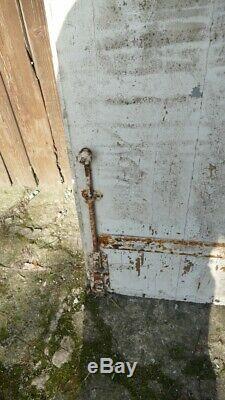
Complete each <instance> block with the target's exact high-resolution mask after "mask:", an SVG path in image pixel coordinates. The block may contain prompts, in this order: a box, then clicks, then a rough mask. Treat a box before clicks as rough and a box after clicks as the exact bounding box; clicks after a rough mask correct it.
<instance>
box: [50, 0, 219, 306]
mask: <svg viewBox="0 0 225 400" xmlns="http://www.w3.org/2000/svg"><path fill="white" fill-rule="evenodd" d="M48 3H51V4H52V8H51V16H50V17H49V25H51V24H52V25H54V22H55V21H59V10H60V12H61V13H62V18H61V20H60V21H61V30H60V32H59V34H58V37H57V40H56V39H55V41H56V47H57V50H58V57H59V66H60V70H61V71H62V75H61V83H62V89H63V90H62V92H63V98H64V102H65V104H66V110H67V115H68V123H69V126H70V135H71V142H72V148H73V157H74V163H75V165H76V184H77V198H78V203H79V205H80V209H81V215H82V218H81V222H82V226H83V240H84V244H85V248H86V252H87V254H90V255H91V253H92V252H93V250H94V253H98V252H99V254H101V257H103V259H104V263H105V264H106V261H108V273H109V282H110V287H109V290H111V291H115V292H117V293H122V294H129V295H135V296H136V295H137V296H146V297H156V298H165V299H176V300H184V301H194V302H215V303H223V304H224V303H225V273H224V271H225V260H224V259H225V213H224V209H225V131H224V126H225V124H224V115H225V114H224V105H225V79H224V76H225V52H224V48H225V43H224V32H225V30H224V29H225V24H224V19H225V4H224V1H221V0H216V1H214V2H210V1H208V0H201V1H198V2H196V1H188V2H187V1H183V0H179V1H177V0H170V1H165V2H162V1H159V0H156V1H140V0H128V1H126V2H125V1H120V0H116V1H115V0H96V1H94V2H92V1H89V0H85V1H82V0H78V1H76V2H75V1H70V10H68V9H67V10H66V12H65V13H64V15H63V12H62V11H63V7H62V6H59V7H58V9H57V7H56V4H55V3H54V2H51V0H48ZM51 4H50V5H51ZM49 15H50V14H49ZM83 148H89V150H90V151H91V153H92V161H90V160H89V161H88V158H86V161H85V160H84V159H83V160H82V154H81V153H80V151H81V149H83ZM85 151H86V156H87V153H88V150H84V153H85ZM84 153H83V156H85V154H84ZM80 161H81V163H80ZM85 163H86V164H85ZM90 169H91V171H90ZM91 173H92V180H93V185H92V186H93V187H92V188H90V185H89V191H87V184H88V181H87V177H89V183H90V176H91V175H90V174H91ZM85 174H86V177H85ZM85 190H86V191H85ZM99 192H100V193H101V195H102V198H100V195H98V194H99ZM93 201H94V202H95V210H94V208H93V204H92V205H91V202H92V203H93ZM93 211H95V224H94V225H93ZM96 236H97V242H98V249H97V247H96V245H94V243H96ZM93 238H94V239H95V241H93ZM96 249H97V250H98V251H96ZM95 256H96V257H97V254H95ZM95 261H96V260H95ZM95 261H93V257H92V261H90V270H91V274H92V275H93V279H96V281H98V280H99V279H101V278H103V277H104V276H105V275H106V273H107V272H106V270H104V268H106V267H105V264H104V268H103V267H102V270H101V267H99V271H98V270H96V268H97V267H96V263H95Z"/></svg>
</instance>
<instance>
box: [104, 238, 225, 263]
mask: <svg viewBox="0 0 225 400" xmlns="http://www.w3.org/2000/svg"><path fill="white" fill-rule="evenodd" d="M98 240H99V246H100V248H101V249H115V250H128V251H143V252H149V253H162V254H164V253H165V254H174V255H180V256H182V255H184V256H193V257H208V258H225V243H217V242H203V241H194V240H182V239H180V240H179V239H161V238H155V237H135V236H125V235H124V236H116V235H115V236H114V235H105V234H103V235H100V236H99V238H98Z"/></svg>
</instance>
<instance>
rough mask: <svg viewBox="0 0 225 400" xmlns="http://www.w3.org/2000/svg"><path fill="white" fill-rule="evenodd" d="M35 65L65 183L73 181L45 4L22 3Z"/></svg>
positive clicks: (38, 1)
mask: <svg viewBox="0 0 225 400" xmlns="http://www.w3.org/2000/svg"><path fill="white" fill-rule="evenodd" d="M19 2H20V5H21V11H22V15H23V20H24V24H25V29H26V33H27V38H28V42H29V46H30V50H31V55H32V59H33V61H34V66H35V70H36V73H37V76H38V79H39V82H40V85H41V89H42V94H43V97H44V102H45V107H46V111H47V114H48V118H49V122H50V126H51V131H52V136H53V140H54V144H55V149H56V152H57V159H58V165H59V167H60V170H61V174H62V176H63V177H64V179H65V181H71V174H70V168H69V161H68V156H67V151H66V141H65V134H64V127H63V121H62V115H61V108H60V102H59V96H58V92H57V86H56V81H55V75H54V69H53V63H52V54H51V49H50V42H49V36H48V28H47V22H46V17H45V9H44V4H43V0H36V1H30V0H19Z"/></svg>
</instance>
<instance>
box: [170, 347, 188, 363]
mask: <svg viewBox="0 0 225 400" xmlns="http://www.w3.org/2000/svg"><path fill="white" fill-rule="evenodd" d="M169 354H170V357H171V358H172V360H177V361H179V360H184V359H185V358H186V349H185V347H184V346H183V345H176V346H174V347H172V348H171V349H170V350H169Z"/></svg>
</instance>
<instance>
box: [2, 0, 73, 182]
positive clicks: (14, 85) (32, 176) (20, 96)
mask: <svg viewBox="0 0 225 400" xmlns="http://www.w3.org/2000/svg"><path fill="white" fill-rule="evenodd" d="M70 181H71V178H70V169H69V162H68V157H67V152H66V141H65V135H64V129H63V122H62V116H61V111H60V103H59V98H58V93H57V88H56V82H55V77H54V70H53V65H52V58H51V50H50V44H49V38H48V31H47V25H46V19H45V11H44V5H43V0H10V1H9V0H1V3H0V186H1V187H4V186H10V185H20V186H24V187H26V186H30V187H32V186H35V185H37V184H39V185H55V184H58V183H59V184H60V183H63V182H65V183H70Z"/></svg>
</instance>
